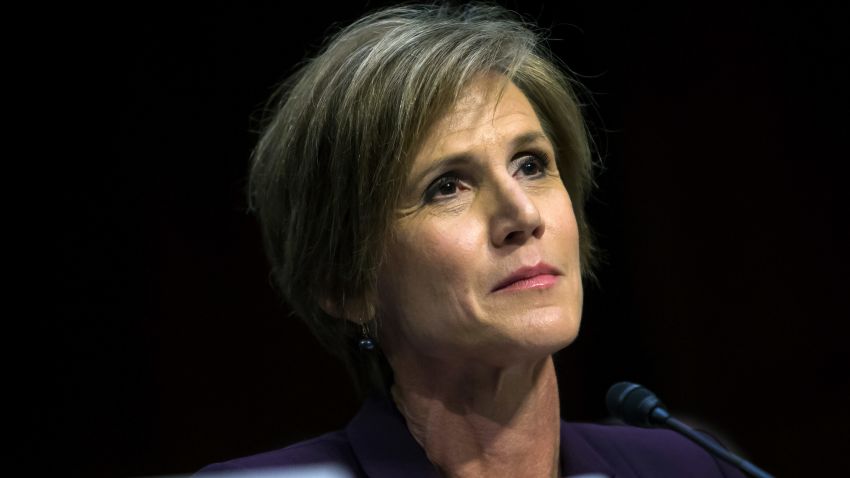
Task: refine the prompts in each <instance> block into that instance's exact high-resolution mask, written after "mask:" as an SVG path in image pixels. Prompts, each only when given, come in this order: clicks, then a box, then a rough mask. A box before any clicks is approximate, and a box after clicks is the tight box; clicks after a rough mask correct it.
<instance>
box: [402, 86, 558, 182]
mask: <svg viewBox="0 0 850 478" xmlns="http://www.w3.org/2000/svg"><path fill="white" fill-rule="evenodd" d="M538 131H539V132H542V127H541V125H540V121H539V120H538V118H537V115H536V113H535V111H534V108H533V107H532V106H531V103H530V102H529V101H528V98H526V96H525V94H523V92H522V91H521V90H520V89H519V88H517V86H516V85H514V84H513V83H512V82H510V81H508V80H507V79H506V78H505V77H503V76H499V75H486V76H481V77H479V78H477V79H476V80H474V81H473V82H471V83H470V84H469V85H467V86H466V87H465V88H464V89H463V90H462V91H461V93H460V95H459V97H458V100H457V101H456V102H455V103H454V104H453V105H452V106H451V107H450V108H449V111H448V112H447V113H446V114H445V115H443V116H442V117H440V118H439V119H438V120H437V121H436V122H434V124H433V125H432V126H431V128H430V129H429V131H428V134H427V135H426V137H425V140H424V141H423V143H422V145H421V146H420V148H419V151H418V153H417V154H416V157H415V159H414V164H413V169H414V170H416V169H419V168H420V167H424V166H427V164H423V163H428V162H430V161H432V160H435V159H436V158H439V157H443V156H447V155H451V154H455V153H458V152H464V151H468V150H472V149H475V148H490V147H498V146H499V145H500V144H504V143H507V142H508V141H510V140H511V139H512V138H513V137H515V136H519V135H521V134H525V133H529V132H538Z"/></svg>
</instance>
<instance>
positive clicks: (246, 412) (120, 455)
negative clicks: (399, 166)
mask: <svg viewBox="0 0 850 478" xmlns="http://www.w3.org/2000/svg"><path fill="white" fill-rule="evenodd" d="M382 3H383V2H371V3H369V4H365V3H364V2H363V1H360V2H350V4H348V5H346V6H341V5H334V4H329V3H327V2H312V3H306V4H301V5H298V6H285V5H283V3H282V2H281V3H280V4H275V5H266V6H262V7H259V6H258V7H251V8H249V7H239V8H235V7H229V6H220V5H217V6H206V7H203V8H201V7H199V8H197V9H192V10H188V9H183V10H180V11H178V10H175V9H173V8H152V7H148V6H143V4H138V5H136V6H132V5H130V6H128V5H123V6H122V7H121V9H120V10H100V9H98V10H95V9H90V10H80V9H75V10H73V11H71V10H66V11H55V10H48V9H47V8H46V7H45V10H44V11H36V12H33V13H32V16H31V17H30V18H29V20H28V21H30V22H32V24H31V26H30V27H28V28H27V29H26V32H27V33H28V36H27V35H24V36H23V37H21V39H20V42H21V43H20V44H22V45H25V46H26V47H27V48H28V49H26V50H22V51H24V52H31V53H25V54H23V55H21V59H23V60H24V61H23V63H22V64H23V66H22V70H23V71H26V72H29V73H30V74H31V75H32V77H31V78H32V79H31V81H30V84H29V85H28V86H30V87H35V89H36V91H37V93H36V94H35V95H34V97H38V99H39V101H38V102H35V101H33V102H32V105H28V106H29V107H28V109H29V113H30V114H31V116H32V117H33V118H32V119H30V120H28V121H31V122H30V123H27V127H28V128H31V129H32V130H35V131H36V132H45V131H47V132H50V133H51V134H42V135H40V136H39V138H40V139H38V140H34V141H33V142H32V143H30V145H29V148H28V151H29V153H30V154H25V155H23V156H21V157H22V158H25V159H26V161H25V162H26V163H27V164H28V165H30V166H32V167H34V169H35V171H34V172H33V175H32V176H29V177H27V178H23V179H22V180H21V182H23V183H25V184H26V185H27V186H26V187H27V190H28V191H29V192H30V196H28V197H29V198H30V199H32V198H33V197H35V199H32V202H31V203H29V204H27V203H26V202H22V204H24V207H23V209H24V211H25V212H27V211H28V209H27V206H36V207H37V208H38V209H34V210H33V212H32V213H31V214H28V215H29V216H30V217H31V218H32V219H34V222H37V223H39V224H41V228H38V229H35V230H39V231H41V230H42V229H43V230H45V232H44V233H39V234H34V235H33V236H34V237H38V238H46V239H47V242H46V247H42V248H40V249H39V252H38V254H37V255H35V256H33V257H35V258H34V259H32V261H33V263H38V264H39V266H38V267H34V269H36V277H35V279H34V280H33V282H32V283H31V284H32V285H34V286H35V290H36V298H35V302H34V303H33V305H35V306H36V307H35V309H34V310H39V311H41V312H40V313H39V314H34V315H33V320H32V321H31V322H32V323H33V324H35V326H36V329H35V330H36V333H37V334H38V335H37V337H38V341H37V343H36V344H34V345H33V346H31V347H29V346H28V347H26V348H27V354H26V355H23V356H22V357H23V358H19V359H18V361H15V362H12V365H13V367H14V368H15V369H17V370H18V371H19V372H22V373H20V375H21V376H22V377H23V378H24V379H25V387H24V388H23V390H25V391H26V393H24V394H22V396H23V397H24V400H25V402H26V403H25V406H24V407H23V408H21V409H20V410H23V411H22V412H21V413H17V410H16V413H15V415H16V416H18V417H19V418H20V417H22V418H23V420H24V425H25V427H26V428H25V430H26V431H25V432H24V433H23V434H21V435H19V436H18V437H16V438H17V440H16V442H17V446H19V447H23V451H24V452H25V453H26V455H19V456H24V457H26V458H27V459H29V458H32V459H33V460H34V461H32V460H30V461H29V463H30V464H31V465H32V466H35V468H36V469H37V470H40V471H48V470H51V471H55V472H58V471H62V472H63V474H68V473H69V472H70V474H72V475H85V476H134V475H142V474H164V473H175V472H191V471H193V470H196V469H197V468H198V467H200V466H202V465H204V464H206V463H209V462H212V461H217V460H224V459H227V458H232V457H236V456H239V455H244V454H249V453H254V452H259V451H262V450H267V449H271V448H274V447H279V446H283V445H285V444H288V443H291V442H293V441H295V440H299V439H303V438H306V437H309V436H312V435H315V434H318V433H321V432H324V431H328V430H331V429H334V428H337V427H340V426H343V425H344V424H345V423H346V421H347V419H348V418H349V417H350V416H351V415H352V414H353V413H354V411H355V410H356V409H357V403H356V400H355V397H354V394H353V392H352V390H351V387H350V386H349V383H348V380H347V378H346V376H345V375H344V373H343V371H342V370H341V367H339V366H338V364H337V363H335V362H334V360H333V359H331V358H330V357H329V356H328V355H327V354H326V353H324V352H322V351H320V350H319V349H318V346H317V344H316V341H315V340H314V339H312V338H311V337H310V336H309V334H308V333H307V331H306V329H305V327H304V326H302V325H301V324H300V323H298V322H297V321H295V320H293V319H291V318H288V317H287V316H286V309H285V307H284V306H282V305H281V304H279V301H278V299H277V297H276V296H275V294H274V292H273V290H272V288H271V285H270V281H269V279H268V269H267V266H266V264H265V259H264V256H263V253H262V251H261V245H260V240H259V234H258V227H257V224H256V223H255V220H254V219H253V218H252V217H251V216H249V215H248V214H247V213H246V204H245V200H244V187H245V172H246V169H247V160H248V155H249V151H250V149H251V147H252V143H253V141H254V140H255V135H254V133H252V131H251V125H252V123H251V121H250V118H251V116H252V113H253V112H255V111H256V110H257V109H258V108H259V107H260V106H261V104H262V102H263V101H264V99H265V98H266V97H267V96H268V94H269V93H270V92H271V88H272V86H273V85H274V84H275V83H277V82H278V81H280V80H282V79H283V78H284V77H285V76H286V74H287V73H288V72H289V71H290V70H291V68H292V67H293V65H294V63H295V62H296V61H298V60H299V59H301V58H302V57H303V56H304V55H305V54H308V53H311V52H315V51H316V48H317V47H318V45H319V44H320V42H321V39H322V38H323V36H324V35H325V33H327V32H328V31H330V30H329V28H331V25H332V24H334V23H337V22H340V23H346V22H349V21H351V20H353V19H355V18H356V17H357V16H359V15H360V14H361V13H362V12H363V11H365V10H366V9H370V8H372V7H374V6H378V5H381V4H382ZM519 3H520V2H505V4H506V5H508V6H509V7H512V8H515V9H518V10H519V11H521V12H522V13H524V14H525V15H527V16H529V17H530V18H532V19H536V21H537V22H538V23H539V24H540V25H541V26H543V27H547V28H551V29H552V31H553V33H552V40H551V47H552V48H553V49H554V50H555V52H556V53H557V54H558V55H559V56H560V57H561V58H562V59H563V60H564V61H565V62H567V64H569V65H570V67H571V68H572V69H573V70H574V72H575V74H576V75H577V76H578V77H579V78H580V79H581V80H582V82H583V83H584V84H585V85H586V86H587V87H588V88H589V90H590V91H591V92H592V93H593V102H594V104H592V105H590V104H589V105H588V107H587V112H588V115H589V119H590V123H591V127H592V129H593V131H594V134H595V137H596V141H597V145H598V149H599V152H600V155H601V157H602V162H603V164H604V167H603V168H601V169H600V171H599V176H598V183H599V186H600V187H599V189H598V191H597V192H596V194H595V197H594V200H593V201H592V202H591V204H590V214H591V216H590V217H591V221H592V224H593V226H594V228H595V230H596V231H597V234H598V238H599V244H600V245H601V247H602V249H603V250H604V251H605V254H606V262H605V263H604V264H603V266H602V267H601V268H600V270H599V279H600V284H601V285H600V286H599V287H591V286H589V287H588V290H587V294H586V306H585V314H584V319H583V320H584V321H583V325H582V332H581V335H580V337H579V339H578V341H577V342H576V343H575V344H574V345H573V346H571V347H570V348H568V349H567V350H566V351H564V352H563V353H562V354H560V355H559V357H558V359H557V362H558V366H559V369H560V372H561V388H562V402H563V407H562V408H563V415H564V416H565V417H567V418H568V419H572V420H602V419H604V418H605V416H606V412H605V410H604V405H603V397H604V394H605V390H606V389H607V387H608V386H609V385H610V384H611V383H613V382H615V381H618V380H623V379H630V380H634V381H639V382H642V383H644V384H646V385H648V386H650V387H651V388H653V389H654V390H655V391H656V392H658V393H659V395H661V396H662V398H663V399H664V400H665V401H666V402H667V403H668V405H669V406H670V408H671V409H672V410H673V411H674V412H678V413H681V414H683V416H685V417H688V418H689V419H691V420H692V421H694V422H696V423H699V424H702V425H703V426H707V427H709V428H710V429H712V430H714V432H715V433H717V434H719V435H720V436H722V437H724V438H725V439H726V441H727V443H728V444H730V445H731V446H732V447H734V448H735V449H737V450H740V451H741V452H742V453H743V454H745V455H746V456H748V457H750V458H751V459H752V460H754V461H755V462H756V463H757V464H759V465H761V466H763V467H764V468H766V469H767V470H769V471H772V472H775V473H776V474H777V475H780V476H803V475H810V474H813V472H814V471H815V470H821V471H827V470H829V471H832V472H833V474H835V472H837V471H839V470H842V471H844V472H845V473H846V472H847V471H848V466H847V465H846V461H840V460H839V459H840V458H841V456H840V455H841V452H842V451H845V450H844V449H845V448H846V437H845V436H844V435H845V434H846V427H847V426H848V412H847V409H848V407H847V403H848V401H850V393H848V370H847V362H848V361H847V358H848V357H847V354H846V353H845V352H844V351H843V349H842V346H843V343H844V342H845V341H846V339H845V336H846V334H847V332H848V327H847V325H846V320H847V319H848V315H847V314H846V309H843V308H839V304H838V296H839V294H840V291H843V290H845V287H846V284H847V280H846V278H845V276H844V274H843V272H844V264H846V262H845V259H846V256H845V255H844V252H843V251H840V250H839V249H840V248H839V247H838V245H840V244H842V243H844V244H846V234H844V233H846V229H842V230H839V228H843V227H844V223H845V222H846V213H845V210H844V209H840V208H839V206H838V203H839V201H838V199H837V197H836V196H835V194H837V192H838V191H837V189H836V188H834V184H835V178H836V177H838V173H839V171H840V168H839V165H840V164H841V163H843V162H844V161H845V160H846V159H847V153H846V146H845V145H844V144H839V142H838V138H840V137H843V136H846V134H845V130H846V126H845V125H846V122H845V121H844V117H845V116H846V110H845V106H844V100H846V99H847V93H846V84H845V82H847V81H848V75H847V58H848V55H847V53H848V52H847V49H846V47H847V45H848V42H847V41H846V37H845V36H844V34H845V32H844V26H843V25H841V24H840V23H841V22H843V21H844V20H842V19H845V20H846V16H845V15H843V14H842V12H839V11H838V9H837V8H826V7H821V6H813V5H811V4H809V3H807V5H808V6H806V7H780V6H776V5H771V6H769V7H765V8H763V9H758V8H755V7H748V6H746V5H741V4H736V5H735V6H734V7H733V6H732V5H728V6H723V5H720V4H717V3H712V4H711V6H705V7H696V6H681V5H680V6H678V7H664V8H661V7H634V6H632V7H622V6H619V5H618V4H615V3H609V2H596V1H587V2H584V1H582V2H522V3H521V5H519ZM836 3H837V2H836ZM10 18H11V17H10ZM9 21H10V22H11V21H12V19H10V20H9ZM13 23H14V22H13ZM11 93H12V94H15V93H16V92H15V91H12V92H11ZM22 96H23V99H24V101H25V102H27V101H28V98H29V97H26V96H25V95H22ZM36 104H37V105H38V106H36ZM28 117H29V116H28ZM15 180H16V179H15V178H12V179H11V180H10V182H14V181H15ZM25 237H26V236H25ZM842 238H843V239H842ZM25 240H26V239H25ZM841 249H844V248H841ZM13 345H14V344H13Z"/></svg>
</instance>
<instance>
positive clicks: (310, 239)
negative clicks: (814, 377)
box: [205, 6, 738, 477]
mask: <svg viewBox="0 0 850 478" xmlns="http://www.w3.org/2000/svg"><path fill="white" fill-rule="evenodd" d="M271 105H272V107H271V108H270V110H271V111H270V114H269V120H268V123H267V125H266V126H265V128H264V131H263V133H262V136H261V138H260V141H259V144H258V146H257V148H256V151H255V155H254V163H253V167H252V170H251V185H250V189H251V198H252V201H253V205H254V207H255V209H256V211H257V213H258V215H259V217H260V220H261V223H262V225H263V230H264V234H265V239H266V247H267V250H268V254H269V257H270V260H271V263H272V267H273V273H274V276H275V278H276V281H277V284H278V285H279V287H280V289H281V291H282V293H283V295H284V297H285V298H286V300H287V302H288V303H289V304H290V306H291V307H292V309H293V311H294V312H295V313H296V315H298V316H299V317H301V318H302V319H303V320H305V321H306V323H307V324H309V326H310V327H311V329H312V330H313V332H314V333H315V335H316V336H317V337H318V338H319V339H320V341H321V342H322V343H323V345H324V346H325V347H327V348H328V349H329V350H330V351H332V352H333V353H335V354H337V355H339V356H340V357H341V358H342V359H343V361H344V362H345V363H346V365H347V366H348V367H349V369H350V370H351V372H352V375H353V376H354V378H355V382H356V383H357V384H358V386H359V387H360V388H361V390H363V391H364V394H368V395H370V396H371V397H372V398H370V399H369V400H367V401H366V403H365V405H364V407H363V409H362V410H361V411H360V413H358V415H357V416H356V417H355V418H354V419H353V420H352V421H351V423H350V425H349V426H348V427H347V428H346V429H345V430H343V431H338V432H334V433H330V434H327V435H324V436H322V437H319V438H316V439H313V440H310V441H307V442H303V443H300V444H296V445H293V446H291V447H288V448H286V449H283V450H278V451H275V452H270V453H266V454H263V455H257V456H254V457H249V458H243V459H238V460H233V461H231V462H227V463H222V464H218V465H213V466H211V467H208V468H207V469H205V471H216V470H234V469H235V470H239V469H245V468H257V467H270V466H275V467H276V466H283V467H292V466H298V465H308V464H336V465H339V466H341V467H342V469H344V470H345V471H346V472H347V473H350V474H351V475H353V476H372V477H375V476H439V475H443V476H488V477H491V476H512V477H513V476H533V477H542V476H564V475H574V474H580V473H601V474H604V475H609V476H614V475H616V476H738V475H737V473H735V472H733V471H730V470H729V469H727V468H726V467H725V466H722V465H720V464H719V463H717V462H716V461H715V460H713V459H712V458H710V457H709V456H708V455H707V454H706V453H704V452H702V451H701V450H700V449H699V448H697V447H696V446H694V445H691V444H689V443H688V442H686V441H684V440H682V439H678V438H677V437H675V436H673V435H672V434H670V433H668V432H662V431H648V430H638V429H632V428H627V427H601V426H593V425H576V424H566V423H563V422H561V421H560V415H559V403H560V402H559V397H558V388H557V378H556V376H555V370H554V366H553V361H552V354H554V353H555V352H557V351H558V350H560V349H562V348H564V347H566V346H567V345H569V344H570V343H571V342H572V341H573V340H574V339H575V337H576V334H577V333H578V330H579V323H580V317H581V307H582V282H581V281H582V276H583V275H584V276H587V275H588V274H589V271H590V268H591V264H592V250H593V248H592V244H591V241H590V236H589V232H588V227H587V223H586V220H585V216H584V202H585V199H586V197H587V195H588V192H589V190H590V185H591V157H590V152H589V148H588V140H587V136H586V133H585V128H584V124H583V121H582V117H581V112H580V108H579V106H578V104H577V101H576V99H575V97H574V95H573V91H572V88H571V82H570V80H569V79H567V78H566V77H565V76H564V75H563V73H562V72H561V71H560V70H559V69H558V68H557V67H556V66H555V62H554V61H553V60H552V59H551V58H550V57H549V56H548V55H547V54H546V52H545V51H544V50H543V49H542V48H541V47H540V45H539V38H538V37H537V36H536V35H535V33H533V32H532V31H531V30H530V29H529V28H528V27H527V26H525V25H524V24H523V23H521V22H520V21H518V20H517V19H515V18H514V17H512V16H511V15H510V14H508V13H507V12H505V11H503V10H501V9H499V8H496V7H485V6H472V7H467V8H463V9H451V8H445V7H438V6H418V7H399V8H393V9H388V10H384V11H380V12H377V13H374V14H371V15H369V16H367V17H365V18H363V19H361V20H359V21H358V22H356V23H354V24H353V25H351V26H349V27H348V28H346V29H344V30H343V31H341V32H340V33H339V34H338V35H336V36H335V37H334V38H333V39H332V40H331V41H330V42H329V43H328V44H327V46H326V47H325V49H324V50H323V51H322V52H321V54H319V55H318V56H317V57H316V58H314V59H312V60H310V61H308V62H306V63H305V64H304V65H303V66H302V67H301V68H300V70H298V72H297V73H295V74H294V75H293V76H292V77H291V78H290V79H289V80H288V81H287V82H286V83H285V84H284V85H283V86H282V87H281V89H280V90H279V93H278V96H277V98H276V100H275V101H274V102H272V103H271Z"/></svg>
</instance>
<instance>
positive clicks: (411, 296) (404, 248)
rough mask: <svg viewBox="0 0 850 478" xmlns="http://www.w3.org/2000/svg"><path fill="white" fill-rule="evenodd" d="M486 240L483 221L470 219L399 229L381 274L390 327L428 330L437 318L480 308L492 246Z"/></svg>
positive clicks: (382, 301) (382, 297)
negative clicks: (483, 261) (487, 251)
mask: <svg viewBox="0 0 850 478" xmlns="http://www.w3.org/2000/svg"><path fill="white" fill-rule="evenodd" d="M481 241H482V234H481V227H480V225H478V224H475V223H474V222H472V221H469V220H466V221H460V220H458V221H445V220H443V221H430V222H429V221H420V222H417V223H415V224H406V225H403V227H399V229H398V230H397V231H396V235H395V238H394V239H393V241H392V243H391V244H390V245H389V247H388V251H387V252H388V254H387V262H386V265H385V267H382V268H381V272H380V274H379V291H380V292H379V297H380V304H379V307H380V308H381V310H382V312H383V313H384V319H385V320H387V321H388V322H390V324H387V325H389V326H390V327H392V328H396V327H395V326H396V325H397V326H398V327H399V328H401V329H405V330H407V332H405V333H404V335H411V334H412V335H419V334H422V333H426V334H427V331H426V329H428V328H429V327H430V325H434V326H437V325H438V324H435V323H434V322H441V321H442V320H451V319H450V317H455V316H460V315H463V314H462V311H465V312H469V310H471V309H474V307H475V305H474V303H473V302H474V297H475V291H476V290H477V289H478V288H480V284H478V281H477V278H478V277H479V276H480V275H481V274H480V270H481V268H482V267H483V266H484V264H481V263H480V261H481V259H480V258H481V257H483V254H482V253H481V251H482V250H483V249H482V247H486V244H482V242H481ZM433 317H442V319H441V320H437V321H435V320H434V319H433ZM395 322H397V323H395ZM411 328H413V329H416V330H418V333H413V332H414V330H411ZM408 338H409V337H408Z"/></svg>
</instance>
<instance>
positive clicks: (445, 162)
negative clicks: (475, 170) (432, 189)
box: [411, 131, 551, 185]
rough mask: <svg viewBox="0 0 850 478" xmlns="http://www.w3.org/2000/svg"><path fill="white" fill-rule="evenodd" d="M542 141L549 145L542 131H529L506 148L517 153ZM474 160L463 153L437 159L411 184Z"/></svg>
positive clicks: (547, 138)
mask: <svg viewBox="0 0 850 478" xmlns="http://www.w3.org/2000/svg"><path fill="white" fill-rule="evenodd" d="M540 140H544V141H546V142H548V143H550V144H551V141H549V137H548V136H546V134H544V133H543V132H542V131H529V132H527V133H522V134H520V135H518V136H516V137H514V139H512V140H511V141H510V143H508V148H509V149H510V150H512V151H517V150H519V149H522V148H525V147H526V146H528V145H530V144H532V143H536V142H537V141H540ZM473 159H474V155H472V154H470V153H468V152H466V151H464V152H460V153H455V154H449V155H447V156H444V157H442V158H439V159H437V160H436V161H434V162H432V163H431V165H429V166H428V167H427V168H425V170H424V171H422V172H421V173H419V174H417V175H416V178H415V180H414V181H413V182H412V183H411V184H414V185H418V184H419V183H420V182H422V180H423V179H424V178H426V177H427V176H428V175H430V174H431V173H432V172H433V171H434V170H437V169H442V168H444V167H446V166H448V167H452V166H454V165H456V164H463V163H467V162H470V161H472V160H473Z"/></svg>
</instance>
